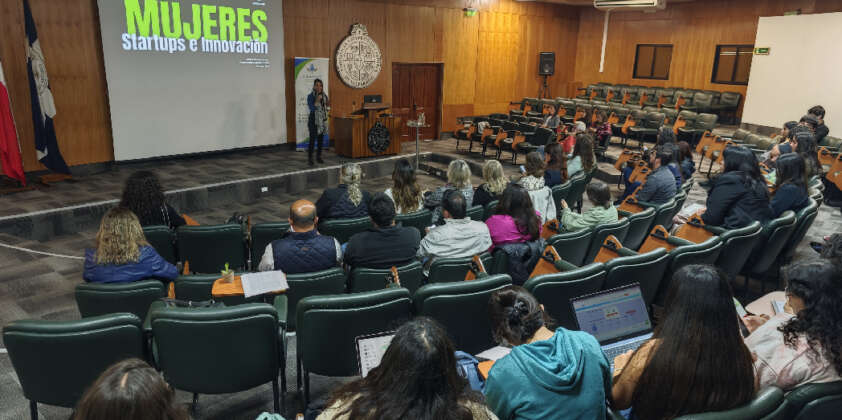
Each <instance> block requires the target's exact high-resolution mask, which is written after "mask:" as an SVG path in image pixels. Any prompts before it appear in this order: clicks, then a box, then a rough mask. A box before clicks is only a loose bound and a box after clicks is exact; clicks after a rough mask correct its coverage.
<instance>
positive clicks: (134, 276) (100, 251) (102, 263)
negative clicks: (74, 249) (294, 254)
mask: <svg viewBox="0 0 842 420" xmlns="http://www.w3.org/2000/svg"><path fill="white" fill-rule="evenodd" d="M177 276H178V270H177V269H176V268H175V266H174V265H172V264H170V263H168V262H167V261H165V260H164V259H163V258H161V256H160V255H158V253H157V252H156V251H155V248H152V246H151V245H149V243H148V242H146V237H145V236H144V235H143V228H141V227H140V222H139V221H138V219H137V216H135V215H134V213H132V211H131V210H129V209H127V208H125V207H115V208H113V209H111V210H109V211H108V213H105V216H103V218H102V222H101V223H100V225H99V232H97V234H96V248H95V249H86V250H85V268H84V271H83V272H82V277H83V278H84V279H85V281H88V282H91V283H128V282H132V281H138V280H143V279H148V278H159V279H174V278H176V277H177Z"/></svg>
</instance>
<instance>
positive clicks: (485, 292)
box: [412, 274, 512, 354]
mask: <svg viewBox="0 0 842 420" xmlns="http://www.w3.org/2000/svg"><path fill="white" fill-rule="evenodd" d="M511 284H512V279H511V277H509V275H508V274H495V275H492V276H488V277H484V278H480V279H476V280H471V281H460V282H454V283H432V284H428V285H425V286H422V287H421V288H420V289H418V292H416V293H415V296H414V297H413V299H412V301H413V304H414V306H415V313H416V314H417V315H421V316H428V317H430V318H433V319H435V320H436V321H438V322H439V323H441V325H442V326H444V329H445V330H446V331H447V334H448V335H449V336H450V338H451V339H452V340H453V344H454V345H455V346H456V349H457V350H462V351H464V352H466V353H469V354H477V353H479V352H481V351H484V350H488V349H490V348H491V347H494V345H495V343H494V337H493V336H492V334H491V319H490V318H489V317H488V316H487V313H488V301H489V299H490V298H491V294H492V293H494V291H496V290H500V289H502V288H505V287H508V286H511Z"/></svg>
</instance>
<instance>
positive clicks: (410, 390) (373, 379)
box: [317, 317, 497, 420]
mask: <svg viewBox="0 0 842 420" xmlns="http://www.w3.org/2000/svg"><path fill="white" fill-rule="evenodd" d="M455 351H456V349H455V348H454V347H453V343H452V342H451V341H450V339H449V338H448V337H447V332H446V331H445V330H444V328H442V327H441V326H440V325H439V324H438V323H437V322H436V321H434V320H432V319H430V318H426V317H417V318H415V319H413V320H411V321H409V322H407V323H405V324H403V325H402V326H401V327H400V328H398V331H397V332H396V333H395V336H394V338H392V341H391V342H390V343H389V347H387V348H386V352H385V353H384V354H383V358H382V359H381V360H380V364H379V365H378V366H377V367H375V368H374V369H372V370H371V371H370V372H368V375H366V377H365V378H361V379H357V380H355V381H353V382H351V383H349V384H346V385H344V386H342V387H341V388H339V389H338V390H336V391H335V392H333V394H332V395H331V398H330V400H329V402H328V404H327V409H325V411H323V412H322V413H321V414H320V415H319V417H318V418H317V420H350V419H406V420H409V419H413V420H416V419H418V420H439V419H444V420H461V419H474V420H497V417H496V416H495V415H494V414H493V413H492V412H490V411H489V410H488V408H486V407H485V405H484V404H483V402H482V395H481V394H479V393H476V392H474V391H471V388H470V387H469V386H468V381H467V380H466V379H465V378H463V377H462V376H461V375H460V374H459V371H458V370H457V365H456V357H455V355H454V353H455Z"/></svg>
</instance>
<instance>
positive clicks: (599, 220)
mask: <svg viewBox="0 0 842 420" xmlns="http://www.w3.org/2000/svg"><path fill="white" fill-rule="evenodd" d="M585 191H586V192H587V194H588V200H591V203H592V204H593V207H591V208H590V209H589V210H587V211H586V212H584V213H582V214H579V213H576V212H575V211H573V210H571V209H570V207H569V206H568V205H567V202H566V201H564V200H561V230H562V231H564V232H575V231H579V230H585V229H589V228H591V227H594V226H597V225H601V224H605V223H614V222H616V221H617V220H618V217H619V216H618V215H617V208H616V207H614V206H613V205H612V204H611V189H610V188H609V187H608V184H606V183H604V182H602V181H591V183H590V184H588V187H587V189H586V190H585Z"/></svg>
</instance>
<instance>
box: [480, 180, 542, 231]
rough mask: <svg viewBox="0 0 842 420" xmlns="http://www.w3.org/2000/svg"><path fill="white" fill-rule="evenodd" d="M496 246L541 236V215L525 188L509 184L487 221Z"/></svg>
mask: <svg viewBox="0 0 842 420" xmlns="http://www.w3.org/2000/svg"><path fill="white" fill-rule="evenodd" d="M485 224H486V225H488V232H489V233H490V234H491V242H492V243H493V244H494V246H500V245H503V244H509V243H523V242H530V241H534V240H537V239H538V238H540V237H541V229H542V225H541V215H540V214H538V212H537V211H535V207H533V206H532V199H531V198H529V193H528V192H527V191H526V189H525V188H523V187H522V186H520V185H518V184H509V185H508V186H507V187H506V189H505V190H504V191H503V197H501V198H500V203H499V204H498V205H497V209H496V210H495V211H494V214H493V215H492V216H491V217H489V218H488V220H486V221H485Z"/></svg>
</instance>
